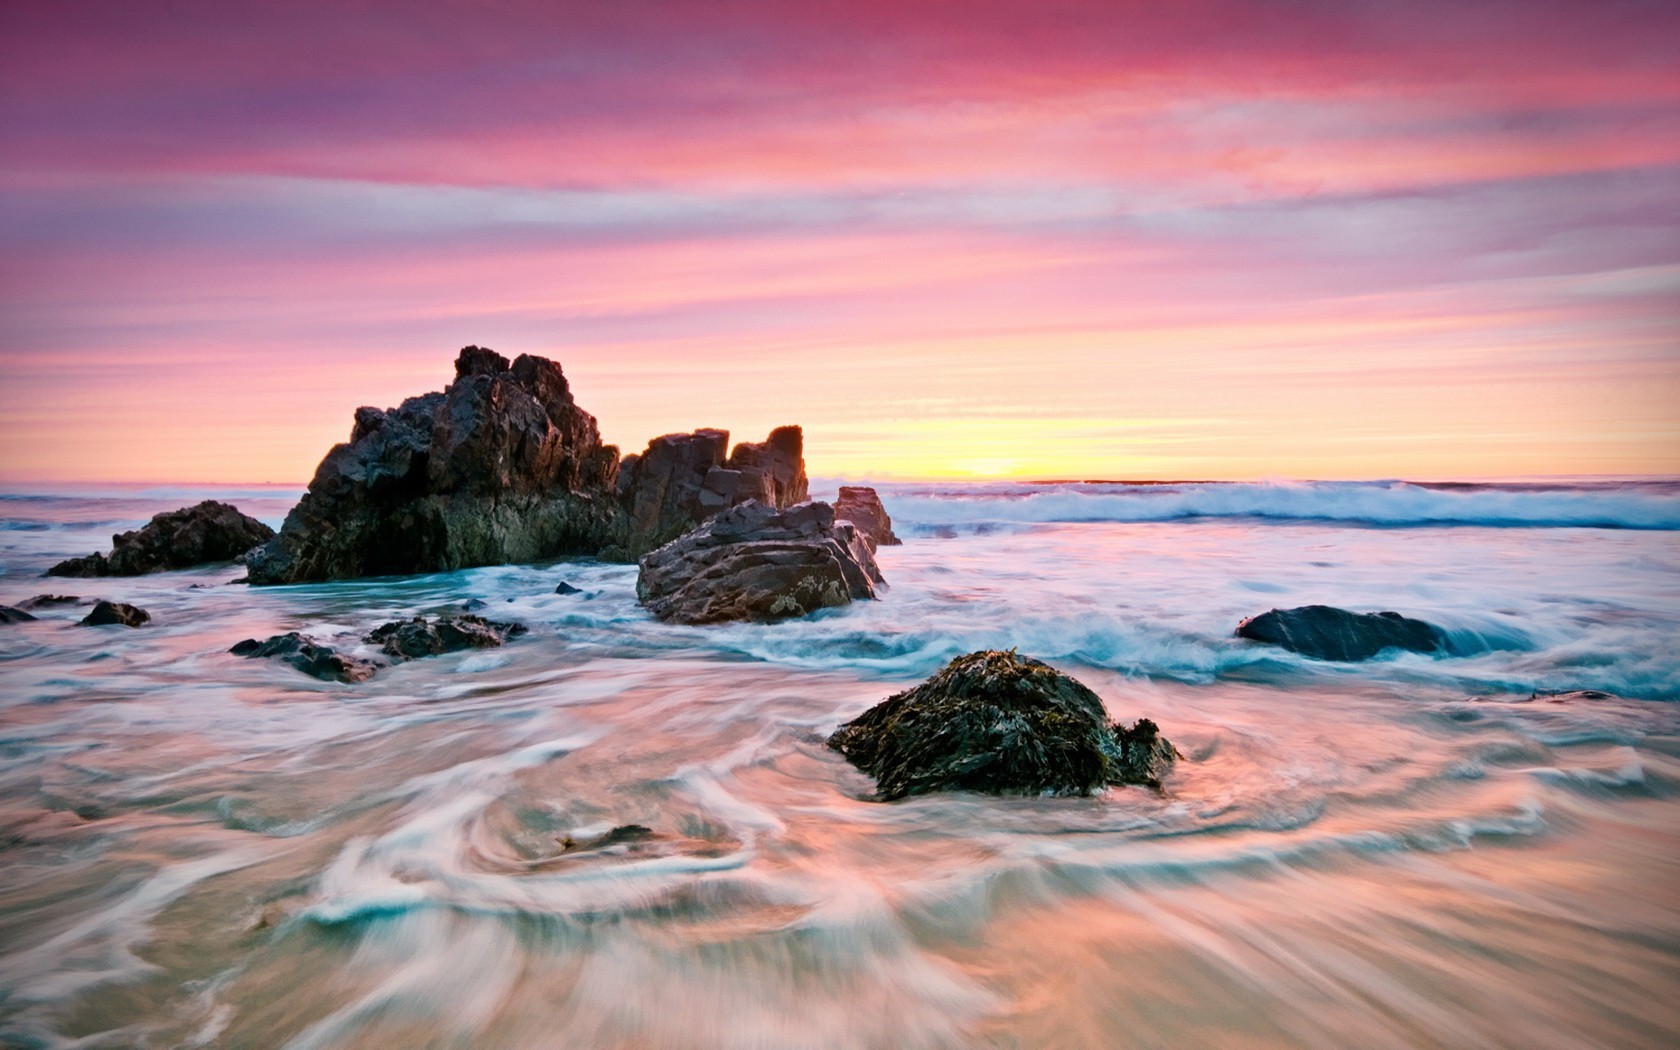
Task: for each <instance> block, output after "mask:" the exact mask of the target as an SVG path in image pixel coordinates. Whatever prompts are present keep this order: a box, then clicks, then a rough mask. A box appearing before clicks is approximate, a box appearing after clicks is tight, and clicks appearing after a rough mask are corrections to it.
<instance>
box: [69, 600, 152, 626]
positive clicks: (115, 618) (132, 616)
mask: <svg viewBox="0 0 1680 1050" xmlns="http://www.w3.org/2000/svg"><path fill="white" fill-rule="evenodd" d="M151 618H152V614H151V613H149V612H147V611H146V610H144V609H142V608H139V607H138V606H134V605H130V604H128V603H127V602H107V601H99V602H95V603H94V606H93V611H92V612H90V613H88V614H87V615H86V616H84V617H82V618H81V619H80V620H78V621H76V622H77V623H78V624H80V625H81V626H83V627H105V626H107V625H114V624H120V625H121V626H123V627H139V626H140V625H141V624H144V623H146V622H148V621H149V620H151Z"/></svg>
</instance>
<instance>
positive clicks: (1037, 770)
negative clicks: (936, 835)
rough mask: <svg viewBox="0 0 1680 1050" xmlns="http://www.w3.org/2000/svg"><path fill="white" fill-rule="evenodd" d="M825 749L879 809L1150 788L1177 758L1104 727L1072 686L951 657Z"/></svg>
mask: <svg viewBox="0 0 1680 1050" xmlns="http://www.w3.org/2000/svg"><path fill="white" fill-rule="evenodd" d="M828 746H829V747H832V748H834V749H835V750H836V751H839V752H840V753H841V754H843V755H845V756H846V758H847V759H849V760H850V761H851V762H852V763H853V764H854V765H856V766H857V767H858V768H859V769H861V770H863V771H864V772H866V773H869V774H870V775H871V776H873V777H875V782H876V793H877V795H878V796H879V797H880V798H881V799H882V800H883V801H891V800H893V799H897V798H903V797H904V796H906V795H919V794H923V793H925V792H929V791H983V792H989V793H992V794H1024V795H1042V794H1051V795H1089V794H1091V793H1092V792H1094V791H1098V790H1101V789H1102V788H1104V787H1107V786H1109V785H1111V784H1146V785H1149V786H1152V787H1159V786H1160V782H1161V778H1162V777H1164V776H1165V775H1166V774H1167V772H1168V771H1169V770H1170V769H1171V767H1172V763H1173V761H1174V760H1175V759H1176V758H1177V757H1178V752H1177V750H1176V749H1175V748H1174V747H1173V746H1172V744H1170V743H1168V742H1167V741H1166V740H1165V739H1163V738H1162V737H1161V735H1160V731H1159V730H1158V729H1157V727H1156V725H1155V723H1154V722H1151V721H1150V720H1149V719H1147V718H1145V719H1140V720H1138V722H1137V724H1135V725H1133V726H1132V727H1130V728H1126V727H1124V726H1121V725H1119V724H1118V723H1113V724H1111V723H1110V722H1109V721H1108V714H1107V712H1106V711H1104V710H1103V704H1102V700H1101V699H1099V698H1098V697H1097V694H1095V693H1093V692H1092V691H1091V690H1089V689H1087V688H1086V687H1085V686H1084V685H1082V684H1081V683H1080V682H1078V681H1076V680H1075V679H1073V678H1070V677H1068V676H1067V675H1065V674H1062V673H1061V672H1060V671H1057V670H1056V669H1054V668H1052V667H1051V666H1049V665H1048V664H1045V663H1041V662H1040V661H1038V660H1033V659H1029V658H1027V657H1024V656H1017V655H1016V654H1015V653H1014V652H1013V651H1011V652H1007V653H1006V652H999V651H997V650H987V651H984V652H977V653H969V654H968V655H967V656H959V657H957V658H956V659H955V660H952V661H951V662H950V663H949V664H947V665H946V666H945V668H944V669H943V670H941V671H940V672H939V673H938V674H936V675H934V676H933V677H932V678H929V679H928V680H927V681H925V682H923V683H922V684H921V685H919V686H916V687H915V688H914V689H910V690H906V691H905V692H902V693H897V694H895V695H893V696H890V697H888V698H887V699H885V700H883V701H881V702H880V703H879V704H876V705H875V706H874V707H872V708H870V709H869V710H867V711H865V712H864V713H863V714H861V715H859V716H858V717H856V718H854V719H852V720H851V721H850V722H847V723H846V724H845V725H843V726H841V727H840V729H839V731H837V732H836V733H835V734H834V735H833V736H831V737H829V739H828Z"/></svg>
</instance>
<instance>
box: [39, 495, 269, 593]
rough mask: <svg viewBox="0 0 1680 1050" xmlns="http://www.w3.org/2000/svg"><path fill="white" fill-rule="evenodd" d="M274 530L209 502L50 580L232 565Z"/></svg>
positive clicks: (62, 568)
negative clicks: (224, 563) (225, 563)
mask: <svg viewBox="0 0 1680 1050" xmlns="http://www.w3.org/2000/svg"><path fill="white" fill-rule="evenodd" d="M273 536H274V530H273V529H271V528H269V527H268V526H267V525H264V524H263V523H262V522H260V521H258V520H257V519H256V518H253V517H251V516H250V515H247V514H241V513H240V512H239V509H238V508H237V507H233V506H230V505H229V504H226V503H218V502H217V501H215V500H212V499H207V500H205V501H204V502H203V503H200V504H198V505H197V506H196V507H183V508H181V509H180V510H172V511H169V512H167V513H164V514H159V515H157V516H156V517H154V518H153V519H152V520H151V521H150V522H148V523H147V524H146V525H144V526H142V527H141V528H139V529H137V530H135V531H133V532H124V533H119V534H118V535H115V536H112V537H111V553H110V554H108V555H106V554H90V555H88V556H87V557H85V558H70V559H69V560H67V561H61V562H59V563H58V564H57V565H54V566H53V567H52V568H50V569H48V570H47V575H48V576H139V575H140V574H142V573H147V572H159V571H162V570H165V569H186V568H190V567H192V566H194V565H203V564H205V563H208V562H218V561H232V560H233V559H235V558H238V557H239V556H241V555H243V554H244V553H245V552H247V551H249V550H250V549H251V548H252V547H255V546H257V545H258V544H260V543H266V542H267V541H268V540H270V539H272V538H273Z"/></svg>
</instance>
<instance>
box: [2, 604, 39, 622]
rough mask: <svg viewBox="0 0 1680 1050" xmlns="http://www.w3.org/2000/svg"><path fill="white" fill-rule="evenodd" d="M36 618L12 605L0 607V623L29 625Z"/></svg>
mask: <svg viewBox="0 0 1680 1050" xmlns="http://www.w3.org/2000/svg"><path fill="white" fill-rule="evenodd" d="M33 619H35V617H33V616H31V615H29V614H28V613H26V612H24V611H23V610H22V609H19V608H17V607H16V606H11V605H0V623H28V622H29V621H30V620H33Z"/></svg>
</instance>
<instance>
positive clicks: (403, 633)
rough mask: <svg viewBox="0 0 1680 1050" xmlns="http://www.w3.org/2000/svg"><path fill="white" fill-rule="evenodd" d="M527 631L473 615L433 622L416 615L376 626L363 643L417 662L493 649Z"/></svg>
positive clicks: (398, 658) (396, 657)
mask: <svg viewBox="0 0 1680 1050" xmlns="http://www.w3.org/2000/svg"><path fill="white" fill-rule="evenodd" d="M525 631H526V627H525V625H524V624H522V623H501V622H499V621H497V620H486V619H485V618H484V617H482V616H473V615H471V614H466V615H460V616H439V617H438V618H437V619H435V620H431V621H428V620H427V619H426V618H425V617H424V616H416V617H415V618H414V619H412V620H394V621H392V622H391V623H388V624H385V625H383V626H381V627H376V628H374V630H373V632H372V633H371V634H369V635H368V636H367V637H365V638H363V639H362V641H364V642H367V643H369V644H371V645H377V646H379V647H380V650H381V651H382V652H384V654H385V655H386V656H389V657H391V658H392V659H395V660H417V659H419V658H420V657H423V656H437V655H439V654H441V653H453V652H457V651H459V650H461V649H493V648H495V647H496V646H498V645H501V644H502V643H503V642H505V641H507V640H508V639H509V638H516V637H518V636H519V635H522V634H524V633H525Z"/></svg>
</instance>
